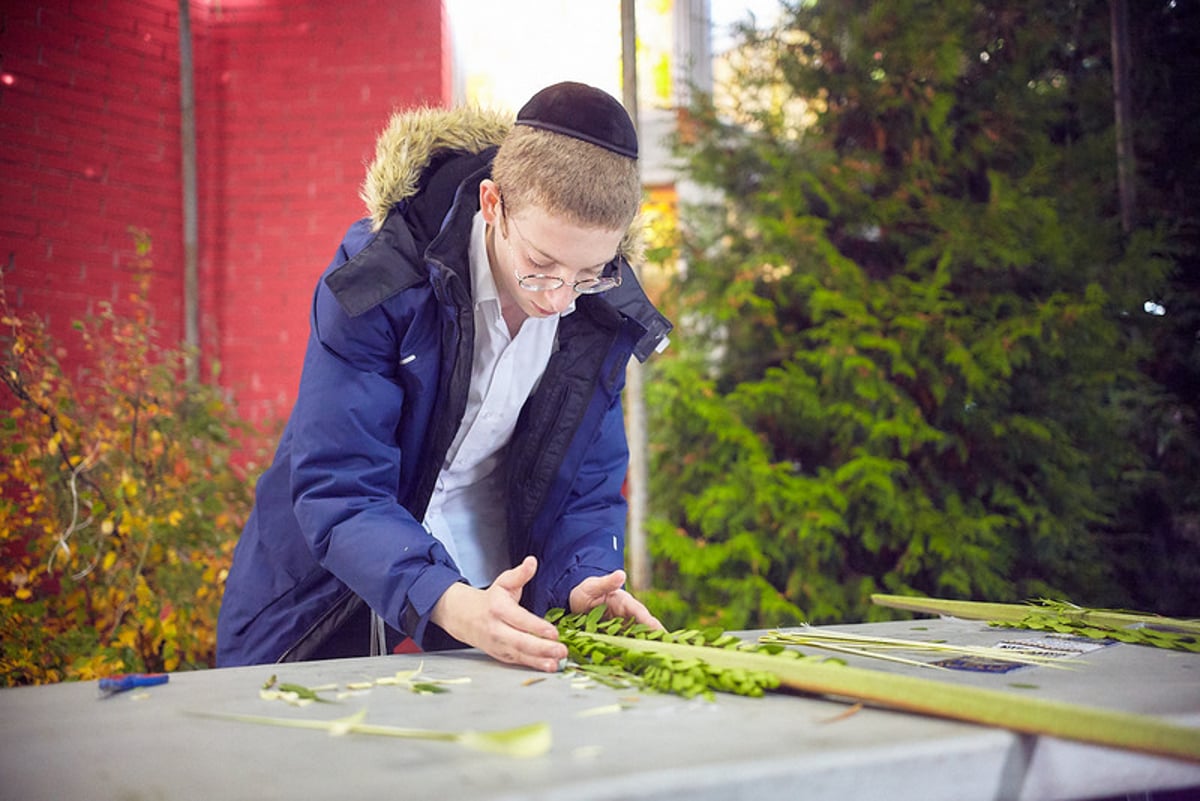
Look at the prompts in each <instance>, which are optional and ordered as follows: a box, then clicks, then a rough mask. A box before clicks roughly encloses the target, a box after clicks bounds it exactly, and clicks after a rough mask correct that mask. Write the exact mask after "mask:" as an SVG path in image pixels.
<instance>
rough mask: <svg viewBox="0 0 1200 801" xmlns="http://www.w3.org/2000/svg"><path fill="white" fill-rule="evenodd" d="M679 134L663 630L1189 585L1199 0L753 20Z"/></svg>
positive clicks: (897, 1) (853, 9) (1142, 597)
mask: <svg viewBox="0 0 1200 801" xmlns="http://www.w3.org/2000/svg"><path fill="white" fill-rule="evenodd" d="M740 38H741V49H740V59H739V61H738V63H737V68H736V72H735V74H734V75H733V76H732V78H731V80H730V81H729V86H728V91H729V92H730V93H731V95H732V97H733V100H732V102H730V103H728V104H726V105H723V106H722V107H720V108H717V107H715V106H714V105H713V103H712V101H711V100H709V99H707V98H703V97H702V98H700V100H699V101H698V102H697V103H696V104H695V106H694V107H693V108H692V109H691V111H690V115H689V117H688V120H687V123H688V124H687V125H685V126H684V127H683V128H682V129H681V134H680V137H679V141H678V143H677V150H678V153H679V156H680V158H681V160H682V162H683V163H684V165H685V171H686V173H687V174H688V176H689V178H690V179H691V180H692V181H694V182H695V183H696V184H697V185H698V186H699V187H701V188H702V190H703V191H704V194H705V197H707V200H706V201H704V202H698V203H696V204H695V205H693V206H692V207H691V208H688V209H685V210H683V211H682V213H681V223H680V226H679V228H678V230H677V231H676V232H675V234H676V237H675V242H674V245H673V246H671V245H667V246H664V247H662V248H660V249H659V250H657V251H656V254H657V255H658V256H659V257H662V258H664V259H667V260H673V259H677V260H678V264H679V275H678V278H677V280H676V282H675V286H674V287H673V288H672V291H671V292H669V293H667V295H668V297H669V298H670V299H671V305H672V308H670V309H669V312H670V313H671V314H672V315H673V317H674V318H675V319H676V320H677V321H679V323H680V331H679V332H678V335H677V336H676V337H675V340H674V344H673V347H672V349H671V350H670V351H668V352H667V354H666V357H665V358H660V359H658V360H656V361H655V363H654V364H653V366H652V367H651V369H652V371H653V373H652V375H651V376H649V377H648V379H647V406H648V408H649V410H650V414H651V422H650V425H649V431H650V432H651V433H650V438H651V454H650V458H651V465H652V466H651V470H650V474H651V481H652V487H651V492H650V498H651V504H652V510H651V514H652V519H651V521H650V523H649V525H648V529H649V531H650V535H651V549H652V558H653V563H654V585H655V587H656V589H655V590H654V591H653V592H652V593H651V594H650V595H649V600H650V603H651V605H652V606H653V607H654V608H655V609H656V611H657V612H659V613H660V615H661V616H662V617H663V619H664V622H666V623H667V625H668V626H677V625H684V624H695V623H697V622H699V623H706V624H717V625H721V626H723V627H725V628H746V627H760V626H775V625H785V624H793V623H797V622H799V621H810V622H814V623H819V622H829V621H842V620H851V621H852V620H864V619H873V618H878V617H882V616H885V615H887V614H889V613H887V612H886V611H885V610H881V609H877V608H873V607H871V606H870V604H869V598H868V596H869V595H870V593H872V592H878V591H886V592H893V593H920V594H929V595H935V596H942V597H955V598H972V599H978V600H996V601H1010V600H1024V599H1027V598H1033V597H1042V596H1048V597H1055V598H1069V599H1071V600H1073V601H1076V602H1079V603H1083V604H1087V605H1093V606H1126V607H1136V608H1139V609H1145V610H1149V611H1158V612H1162V613H1168V614H1178V615H1186V614H1195V613H1197V610H1200V491H1198V487H1200V482H1197V481H1196V476H1197V475H1200V427H1198V425H1197V419H1198V417H1197V414H1198V411H1200V391H1198V390H1200V342H1198V341H1197V335H1198V332H1200V266H1198V264H1197V260H1198V256H1200V237H1198V231H1200V228H1198V226H1197V217H1196V210H1195V206H1194V201H1193V198H1195V197H1196V196H1197V190H1198V189H1200V182H1198V181H1197V166H1196V159H1195V157H1194V154H1195V153H1197V152H1200V142H1198V141H1197V139H1198V138H1200V133H1198V131H1197V127H1196V126H1195V124H1194V120H1195V119H1196V118H1197V114H1198V113H1200V108H1197V105H1198V102H1197V93H1196V92H1194V91H1193V90H1192V89H1191V87H1190V86H1189V85H1188V82H1189V81H1190V80H1191V77H1189V76H1192V77H1194V76H1195V75H1197V74H1200V69H1198V67H1200V64H1198V58H1200V56H1198V55H1197V54H1198V53H1200V14H1198V13H1197V4H1195V3H1190V2H1189V3H1184V2H1178V3H1177V2H1173V1H1172V0H1164V1H1162V2H1158V1H1154V2H1150V1H1149V0H1148V2H1144V3H1138V4H1136V13H1135V14H1134V15H1133V19H1132V20H1131V32H1130V38H1131V52H1132V57H1133V61H1134V65H1135V69H1134V80H1135V83H1134V91H1133V97H1134V98H1135V111H1136V114H1135V118H1134V124H1135V129H1134V131H1133V138H1134V143H1135V155H1136V159H1137V161H1136V164H1137V170H1138V178H1139V181H1138V184H1137V191H1138V196H1137V207H1136V219H1135V220H1133V225H1132V226H1131V227H1130V228H1129V230H1123V227H1122V224H1121V220H1120V216H1119V207H1118V194H1117V158H1116V145H1115V134H1114V104H1113V74H1112V69H1111V65H1112V60H1113V58H1112V49H1111V38H1110V14H1109V3H1108V2H1099V1H1093V0H1071V1H1070V2H1063V3H1056V4H1052V5H1050V6H1047V5H1045V4H1043V3H1036V2H1024V1H1022V0H1005V1H1004V2H996V1H991V2H988V1H987V0H985V1H984V2H979V1H978V0H946V2H941V3H937V4H930V3H927V2H917V1H916V0H875V1H874V2H866V1H865V0H846V1H845V2H838V3H800V4H795V5H794V6H792V7H789V8H788V10H787V11H786V12H785V13H784V14H783V16H782V19H781V21H780V23H779V24H778V26H777V27H775V28H772V29H769V30H757V29H755V28H754V27H753V26H749V25H748V26H746V27H745V28H744V29H743V30H742V31H741V33H740Z"/></svg>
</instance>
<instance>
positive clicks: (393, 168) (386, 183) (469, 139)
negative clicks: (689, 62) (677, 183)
mask: <svg viewBox="0 0 1200 801" xmlns="http://www.w3.org/2000/svg"><path fill="white" fill-rule="evenodd" d="M513 119H514V118H513V115H512V114H508V113H504V112H499V111H492V110H488V109H481V108H477V107H472V106H462V107H458V108H451V109H442V108H419V109H410V110H405V111H398V112H396V113H395V114H393V115H392V117H391V119H390V120H389V121H388V124H387V126H386V127H385V128H384V129H383V132H382V133H380V134H379V138H378V139H377V140H376V142H375V158H374V159H373V160H372V161H371V163H370V164H369V165H368V166H367V177H366V179H365V180H364V181H363V184H362V187H361V188H360V189H359V193H358V194H359V197H361V198H362V200H363V202H364V203H365V204H366V206H367V216H368V217H369V218H370V220H371V230H372V231H378V230H379V229H380V227H382V225H383V221H384V220H385V219H387V216H388V212H390V211H391V209H392V207H393V206H395V205H396V204H397V203H399V202H400V201H401V200H404V199H405V198H407V197H411V196H412V195H413V194H415V193H416V191H417V188H418V183H419V181H420V178H421V173H422V172H423V171H424V169H425V167H426V166H427V165H428V164H429V163H430V161H432V160H433V159H434V158H435V157H436V156H437V155H438V154H439V153H443V152H446V151H460V152H465V153H481V152H483V151H484V150H487V149H488V148H489V147H494V146H496V145H499V144H500V142H501V141H502V140H503V139H504V137H505V135H506V134H507V133H508V132H509V130H511V129H512V126H513ZM643 225H644V221H643V220H642V217H641V215H640V214H639V215H638V216H637V217H635V218H634V219H633V221H632V222H631V223H630V225H629V229H628V230H627V231H626V232H625V236H624V237H623V238H622V240H621V245H620V253H621V255H622V256H624V257H625V260H626V261H627V262H629V263H630V264H633V265H640V264H641V263H642V259H643V257H644V253H645V242H644V240H643V237H642V228H643Z"/></svg>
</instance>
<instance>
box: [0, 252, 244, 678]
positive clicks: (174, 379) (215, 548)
mask: <svg viewBox="0 0 1200 801" xmlns="http://www.w3.org/2000/svg"><path fill="white" fill-rule="evenodd" d="M134 236H135V245H136V261H135V263H134V264H132V265H129V266H130V269H131V272H132V274H133V287H134V289H133V292H132V293H131V295H130V297H129V304H128V306H129V308H131V309H132V312H131V313H129V314H127V315H118V314H116V313H115V312H114V311H113V308H112V305H111V304H107V303H101V304H100V305H99V309H100V311H99V313H98V314H97V315H95V316H94V317H92V318H90V319H87V320H84V321H81V322H79V323H78V324H77V326H76V328H77V330H78V333H79V337H80V340H79V342H78V343H61V342H54V341H52V340H51V339H49V338H48V337H47V335H46V333H45V330H44V327H43V324H42V321H41V320H40V319H39V318H38V317H36V316H21V315H18V314H16V313H15V312H14V311H13V310H12V309H11V308H10V307H9V304H8V301H7V298H6V296H5V294H4V288H3V283H2V280H0V324H2V325H0V342H2V344H3V346H4V353H5V364H4V365H3V369H4V376H3V383H4V390H3V393H4V396H5V397H4V398H3V403H0V457H2V461H0V553H2V554H3V562H2V564H3V585H2V586H3V592H0V676H3V684H5V685H10V686H11V685H17V684H31V683H33V684H36V683H44V682H52V681H60V680H64V679H92V678H96V677H99V676H104V675H111V674H116V673H125V672H131V671H163V670H168V671H170V670H180V669H188V668H197V667H207V666H211V665H212V664H213V661H214V656H215V648H216V620H217V610H218V608H219V605H220V601H221V594H222V592H223V588H224V581H225V574H226V572H227V569H228V566H229V561H230V558H231V556H232V552H233V545H234V543H235V542H236V539H237V535H238V532H239V531H240V530H241V526H242V524H243V523H244V521H245V518H246V515H247V514H248V513H249V509H250V502H251V497H252V493H253V485H252V477H253V473H254V472H255V465H254V461H253V458H254V456H255V453H256V451H255V448H256V447H257V446H256V445H255V443H259V442H262V441H264V440H263V439H262V438H261V436H260V435H258V434H256V433H255V432H253V431H251V430H250V428H249V427H247V426H246V425H245V424H244V423H242V421H241V420H240V419H239V418H238V416H237V413H236V411H235V409H234V407H233V406H232V405H231V404H229V403H227V402H226V400H225V398H224V397H223V395H222V394H221V392H220V391H219V390H218V389H216V388H215V387H214V386H212V385H209V384H202V383H197V382H189V381H187V380H185V379H184V375H185V369H184V368H185V359H186V358H188V354H186V353H184V352H182V351H180V350H177V349H170V348H164V347H162V346H160V344H159V343H158V342H157V332H156V329H155V325H154V318H153V314H152V309H151V307H150V304H149V302H148V300H147V297H148V290H149V285H150V280H151V275H152V264H151V257H150V242H149V240H148V239H147V238H146V236H145V235H144V234H142V233H140V232H136V231H135V232H134ZM68 344H69V345H70V346H71V347H72V348H77V350H76V351H75V355H78V354H80V353H82V358H81V359H77V360H76V361H79V362H80V363H81V364H82V368H83V369H82V370H81V371H75V370H70V369H64V367H63V365H62V363H61V362H60V360H61V359H62V358H63V357H65V356H66V355H67V354H68V352H69V350H68V347H67V345H68ZM213 384H214V385H215V381H214V382H213Z"/></svg>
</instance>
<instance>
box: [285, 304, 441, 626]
mask: <svg viewBox="0 0 1200 801" xmlns="http://www.w3.org/2000/svg"><path fill="white" fill-rule="evenodd" d="M392 308H393V307H392V306H385V305H382V304H381V305H378V306H375V307H374V308H372V309H369V310H367V311H365V312H363V313H362V314H359V315H357V316H354V317H350V316H348V315H347V314H346V312H345V311H344V310H343V309H342V308H341V306H340V305H339V304H338V302H337V300H336V299H335V298H334V297H333V295H332V293H331V292H330V290H329V289H328V287H326V286H325V283H324V282H321V284H320V285H319V286H318V289H317V292H316V296H315V299H314V303H313V313H312V333H311V337H310V341H309V347H308V352H307V354H306V356H305V364H304V371H303V375H302V378H301V385H300V390H299V392H298V395H297V401H296V406H295V408H294V410H293V412H292V426H293V435H294V442H293V448H292V461H291V492H292V502H293V508H294V511H295V514H296V518H297V520H298V521H299V524H300V528H301V530H302V532H303V534H304V537H305V539H306V540H307V542H308V545H309V547H310V548H311V550H312V553H313V555H314V557H315V558H316V559H317V561H318V562H319V563H320V564H321V566H322V567H324V569H326V570H328V571H329V572H330V573H332V574H333V575H335V576H336V577H337V578H338V579H339V580H341V581H342V582H343V583H344V584H346V585H347V586H348V587H349V588H350V589H351V590H353V591H354V592H355V593H356V594H358V595H359V596H360V597H361V598H362V599H363V600H365V601H366V602H367V604H368V605H370V607H371V608H372V609H374V610H375V611H376V613H378V614H379V615H380V616H381V617H382V618H383V619H384V620H385V621H386V622H388V623H389V624H390V625H392V626H393V627H395V628H396V629H398V630H400V631H404V632H405V633H407V634H408V635H409V636H411V637H413V638H414V639H415V640H417V641H418V642H421V641H422V638H423V637H424V635H425V631H426V628H427V626H428V623H429V615H430V612H431V611H432V609H433V606H434V604H436V603H437V601H438V599H439V598H440V597H441V596H442V594H443V593H444V592H445V591H446V589H447V588H448V587H449V586H450V585H451V584H453V583H455V582H457V581H461V580H462V576H461V574H460V573H459V571H458V569H457V567H456V566H455V564H454V562H453V560H452V559H451V557H450V555H449V554H448V553H447V552H446V550H445V549H444V548H443V547H442V545H441V544H440V543H439V542H438V541H437V540H436V539H435V538H434V537H432V536H431V535H430V534H429V533H428V532H427V531H426V530H425V529H424V528H423V527H422V525H421V524H420V522H419V521H418V520H416V519H415V518H414V517H413V516H412V515H411V514H410V513H409V512H408V510H407V509H405V508H404V507H403V506H402V505H401V503H400V501H399V500H398V498H397V493H398V491H399V488H400V487H401V486H402V485H403V483H404V479H405V478H406V477H404V476H402V475H401V469H402V468H401V465H402V464H403V463H404V462H405V460H404V459H403V458H402V457H403V454H402V453H401V446H400V444H399V443H400V442H402V441H412V442H419V441H420V440H421V437H420V436H417V437H404V436H403V432H402V431H401V430H400V427H401V426H402V425H403V424H404V420H405V415H404V409H405V404H406V403H415V402H417V399H416V398H412V397H406V386H408V385H407V384H406V382H404V381H402V380H401V376H400V375H399V370H400V369H401V368H400V366H399V362H400V359H401V355H400V352H401V347H402V345H405V343H404V341H403V340H406V339H407V338H408V337H407V334H406V333H405V332H406V331H407V330H408V327H410V326H413V325H414V321H413V319H412V318H411V317H410V318H409V319H396V317H395V315H396V314H397V312H395V311H389V309H392ZM408 313H409V314H413V313H415V312H412V311H411V309H410V310H409V312H408ZM413 336H414V337H419V336H430V337H436V336H438V332H437V331H436V330H435V331H432V332H420V331H416V332H414V334H413ZM405 346H407V345H405ZM435 352H436V351H435ZM408 391H409V392H412V391H414V388H413V387H412V386H408ZM426 402H428V400H426ZM410 417H411V415H410ZM408 461H409V463H414V462H415V460H413V459H409V460H408Z"/></svg>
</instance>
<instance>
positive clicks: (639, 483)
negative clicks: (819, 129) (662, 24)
mask: <svg viewBox="0 0 1200 801" xmlns="http://www.w3.org/2000/svg"><path fill="white" fill-rule="evenodd" d="M635 17H636V15H635V11H634V0H621V91H622V101H623V102H624V104H625V110H626V111H628V112H629V116H630V117H631V118H632V119H633V125H634V128H635V129H636V128H637V124H638V97H637V24H636V18H635ZM634 270H635V271H640V266H639V265H635V266H634ZM638 278H641V274H640V272H638ZM625 414H626V422H627V425H628V436H629V473H628V477H627V489H628V493H629V526H628V531H627V534H626V548H627V550H628V559H629V585H630V587H631V589H633V590H634V592H638V591H641V590H644V589H646V588H648V587H649V586H650V548H649V546H648V545H647V543H646V530H645V521H646V496H647V489H646V485H647V475H648V472H649V471H648V470H647V467H646V405H645V398H644V397H643V394H642V365H641V363H640V362H639V361H638V360H637V359H630V360H629V367H628V368H627V369H626V372H625Z"/></svg>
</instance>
